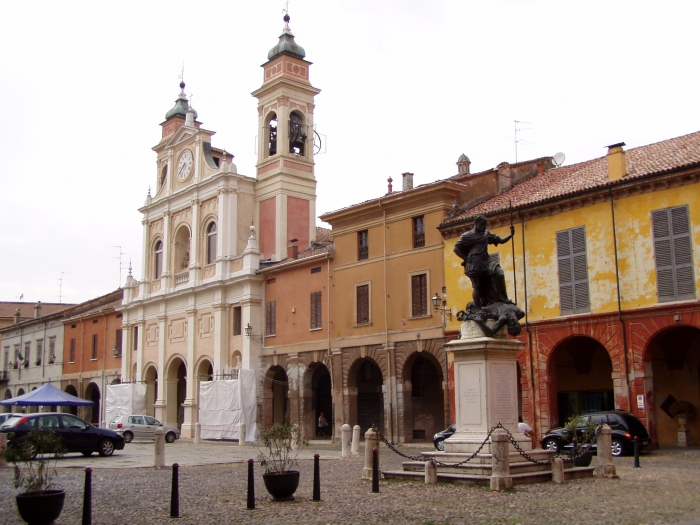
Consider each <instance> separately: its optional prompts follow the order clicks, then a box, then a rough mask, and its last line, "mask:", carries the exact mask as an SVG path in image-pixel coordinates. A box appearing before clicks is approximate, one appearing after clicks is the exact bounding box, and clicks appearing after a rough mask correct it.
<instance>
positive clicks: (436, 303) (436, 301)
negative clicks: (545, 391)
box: [431, 286, 452, 325]
mask: <svg viewBox="0 0 700 525" xmlns="http://www.w3.org/2000/svg"><path fill="white" fill-rule="evenodd" d="M431 301H432V303H433V309H434V310H435V311H436V312H440V315H442V324H443V325H447V321H448V320H449V321H451V320H452V312H451V311H449V310H448V309H447V287H446V286H443V287H442V297H440V296H439V295H438V293H437V292H435V295H433V297H432V298H431Z"/></svg>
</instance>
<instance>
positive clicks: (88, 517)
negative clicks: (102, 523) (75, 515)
mask: <svg viewBox="0 0 700 525" xmlns="http://www.w3.org/2000/svg"><path fill="white" fill-rule="evenodd" d="M82 525H92V469H91V468H86V469H85V491H84V492H83V521H82Z"/></svg>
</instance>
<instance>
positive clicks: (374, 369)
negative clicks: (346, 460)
mask: <svg viewBox="0 0 700 525" xmlns="http://www.w3.org/2000/svg"><path fill="white" fill-rule="evenodd" d="M383 385H384V377H383V376H382V370H381V368H379V365H378V364H377V362H376V361H374V359H371V358H368V357H366V358H363V359H357V360H356V361H355V362H354V363H353V364H352V366H351V367H350V370H349V371H348V405H349V416H350V425H351V426H354V425H355V424H357V425H360V431H361V436H364V434H365V432H367V430H369V429H370V428H371V426H372V425H373V424H374V425H377V428H379V430H380V431H381V432H384V433H385V432H386V430H385V428H384V396H383V389H382V386H383Z"/></svg>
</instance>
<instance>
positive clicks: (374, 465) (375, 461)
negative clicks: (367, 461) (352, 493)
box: [372, 448, 379, 492]
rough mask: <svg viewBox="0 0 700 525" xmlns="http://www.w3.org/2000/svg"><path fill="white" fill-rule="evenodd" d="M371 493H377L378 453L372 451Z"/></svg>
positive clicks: (374, 450) (374, 449)
mask: <svg viewBox="0 0 700 525" xmlns="http://www.w3.org/2000/svg"><path fill="white" fill-rule="evenodd" d="M372 492H379V451H378V450H377V449H376V448H373V449H372Z"/></svg>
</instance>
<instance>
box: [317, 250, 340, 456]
mask: <svg viewBox="0 0 700 525" xmlns="http://www.w3.org/2000/svg"><path fill="white" fill-rule="evenodd" d="M326 283H327V284H326V288H327V290H328V301H327V303H328V306H327V307H326V311H327V312H328V317H327V318H326V319H327V321H326V325H327V332H328V363H329V364H330V365H331V370H330V372H331V392H333V391H334V390H335V388H334V387H335V386H336V385H335V384H334V382H335V380H334V377H335V376H334V375H333V352H332V351H331V253H330V252H328V253H326ZM340 395H341V397H342V395H343V391H342V389H341V390H340ZM331 410H333V413H331V424H332V425H333V426H332V427H331V443H335V431H336V429H335V403H331ZM315 418H316V414H314V425H315V424H316V420H315Z"/></svg>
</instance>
